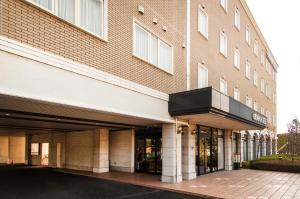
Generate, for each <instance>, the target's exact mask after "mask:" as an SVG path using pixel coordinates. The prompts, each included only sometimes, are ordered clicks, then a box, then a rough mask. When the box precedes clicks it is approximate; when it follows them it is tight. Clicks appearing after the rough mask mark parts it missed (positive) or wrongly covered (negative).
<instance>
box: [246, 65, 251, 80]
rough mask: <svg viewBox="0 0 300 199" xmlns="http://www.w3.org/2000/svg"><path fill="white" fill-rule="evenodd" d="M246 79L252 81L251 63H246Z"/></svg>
mask: <svg viewBox="0 0 300 199" xmlns="http://www.w3.org/2000/svg"><path fill="white" fill-rule="evenodd" d="M246 77H247V78H248V79H251V65H250V62H249V61H246Z"/></svg>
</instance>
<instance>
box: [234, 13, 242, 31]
mask: <svg viewBox="0 0 300 199" xmlns="http://www.w3.org/2000/svg"><path fill="white" fill-rule="evenodd" d="M234 26H235V27H236V28H237V29H238V30H240V28H241V14H240V11H239V9H238V8H237V7H236V8H235V11H234Z"/></svg>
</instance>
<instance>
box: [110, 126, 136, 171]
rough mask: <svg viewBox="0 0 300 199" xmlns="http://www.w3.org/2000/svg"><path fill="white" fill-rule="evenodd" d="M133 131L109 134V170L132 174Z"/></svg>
mask: <svg viewBox="0 0 300 199" xmlns="http://www.w3.org/2000/svg"><path fill="white" fill-rule="evenodd" d="M134 136H135V135H134V130H124V131H114V132H110V138H109V162H110V164H109V165H110V169H111V170H117V171H126V172H134Z"/></svg>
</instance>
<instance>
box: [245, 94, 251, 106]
mask: <svg viewBox="0 0 300 199" xmlns="http://www.w3.org/2000/svg"><path fill="white" fill-rule="evenodd" d="M246 105H247V106H248V107H250V108H252V98H251V97H249V96H248V95H247V96H246Z"/></svg>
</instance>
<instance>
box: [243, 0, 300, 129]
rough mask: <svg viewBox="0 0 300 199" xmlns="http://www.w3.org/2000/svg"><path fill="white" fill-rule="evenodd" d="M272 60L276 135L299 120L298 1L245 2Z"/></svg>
mask: <svg viewBox="0 0 300 199" xmlns="http://www.w3.org/2000/svg"><path fill="white" fill-rule="evenodd" d="M246 1H247V3H248V5H249V7H250V9H251V11H252V14H253V15H254V18H255V20H256V22H257V23H258V25H259V27H260V29H261V31H262V33H263V35H264V37H265V39H266V40H267V42H268V44H269V47H270V48H271V50H272V52H273V54H274V57H275V59H276V60H277V62H278V64H279V70H278V76H277V102H278V103H277V131H278V133H282V132H287V123H288V122H289V121H290V120H291V119H293V118H294V117H295V116H297V117H298V119H299V118H300V10H299V9H300V1H299V0H246Z"/></svg>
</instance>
